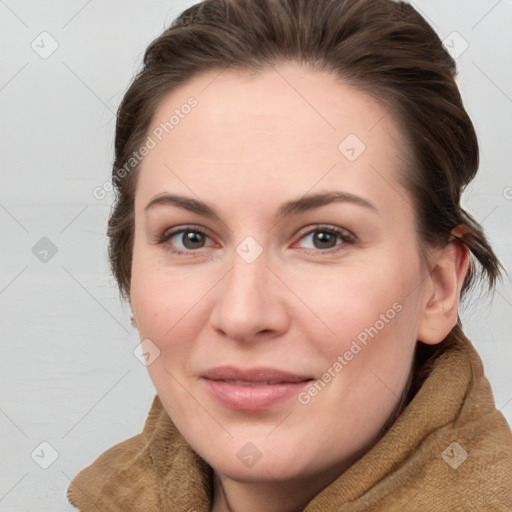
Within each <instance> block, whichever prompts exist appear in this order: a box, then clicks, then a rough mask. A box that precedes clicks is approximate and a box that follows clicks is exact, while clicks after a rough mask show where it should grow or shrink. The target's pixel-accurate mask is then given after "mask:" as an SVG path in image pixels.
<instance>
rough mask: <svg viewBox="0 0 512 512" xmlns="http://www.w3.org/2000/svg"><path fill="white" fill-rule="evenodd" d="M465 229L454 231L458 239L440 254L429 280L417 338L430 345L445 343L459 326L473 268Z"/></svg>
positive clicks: (438, 253) (439, 252)
mask: <svg viewBox="0 0 512 512" xmlns="http://www.w3.org/2000/svg"><path fill="white" fill-rule="evenodd" d="M462 229H464V228H462V227H460V228H456V229H455V230H453V231H452V235H454V236H455V237H456V238H455V239H454V240H453V241H451V242H449V243H448V244H447V245H446V247H444V248H443V249H440V250H439V251H438V252H437V254H436V259H435V261H434V265H433V268H432V270H431V271H430V276H429V278H428V279H429V282H430V284H431V286H429V287H428V296H427V297H425V302H424V304H425V305H424V307H423V312H422V317H421V321H420V325H419V328H418V336H417V338H418V340H419V341H422V342H423V343H427V344H429V345H435V344H437V343H440V342H441V341H443V340H444V339H445V338H446V336H447V335H448V333H449V332H450V331H451V330H452V329H453V327H454V326H455V325H456V324H457V319H458V310H459V299H460V291H461V289H462V285H463V284H464V278H465V277H466V274H467V271H468V268H469V250H468V247H467V245H466V244H464V242H462V241H461V240H460V238H459V237H460V234H461V230H462Z"/></svg>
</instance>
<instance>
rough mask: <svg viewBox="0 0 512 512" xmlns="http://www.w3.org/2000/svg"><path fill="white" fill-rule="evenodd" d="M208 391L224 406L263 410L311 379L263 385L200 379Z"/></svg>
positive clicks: (294, 393)
mask: <svg viewBox="0 0 512 512" xmlns="http://www.w3.org/2000/svg"><path fill="white" fill-rule="evenodd" d="M202 380H203V382H204V383H205V384H206V386H207V389H208V391H209V393H210V394H211V395H212V396H213V398H215V399H216V400H217V401H218V402H220V403H221V404H222V405H224V406H225V407H228V408H230V409H238V410H243V411H263V410H265V409H269V408H271V407H272V406H273V405H276V404H278V403H279V402H282V401H284V400H286V399H288V398H290V397H291V396H293V395H297V394H298V393H300V391H301V390H302V389H303V388H304V387H305V386H307V385H308V384H309V383H310V382H311V381H310V380H307V381H302V382H283V383H281V384H268V385H264V386H237V385H235V384H230V383H228V382H224V381H222V380H211V379H202Z"/></svg>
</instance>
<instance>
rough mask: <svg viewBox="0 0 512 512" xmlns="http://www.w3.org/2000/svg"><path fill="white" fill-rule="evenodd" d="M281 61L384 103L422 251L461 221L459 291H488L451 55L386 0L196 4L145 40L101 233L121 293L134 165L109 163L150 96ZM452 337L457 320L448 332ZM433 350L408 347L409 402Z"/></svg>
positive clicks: (143, 116) (488, 271) (416, 19)
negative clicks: (466, 200)
mask: <svg viewBox="0 0 512 512" xmlns="http://www.w3.org/2000/svg"><path fill="white" fill-rule="evenodd" d="M282 61H294V62H297V63H301V64H307V65H310V66H312V67H313V68H315V69H319V70H326V71H329V72H331V73H332V72H334V74H335V76H337V77H339V78H340V79H341V80H343V81H345V82H346V83H348V84H351V85H353V86H354V87H356V88H358V89H360V90H363V91H365V92H367V93H369V94H370V95H372V96H373V97H375V98H377V100H378V101H380V102H381V103H382V104H383V105H385V106H386V108H388V109H389V111H390V112H391V113H392V115H393V116H394V117H395V119H396V120H397V121H398V124H399V126H400V127H401V132H402V135H403V136H404V137H405V140H406V141H407V144H406V147H405V148H402V149H403V152H404V156H405V157H406V160H407V162H408V165H407V166H406V168H405V169H404V170H403V171H402V174H401V179H402V182H403V184H404V186H405V187H406V189H407V190H409V191H410V194H411V197H412V199H413V204H414V205H415V206H414V207H415V210H416V224H417V233H418V240H419V242H420V249H421V251H420V252H421V253H422V254H424V252H425V251H424V249H425V248H426V247H429V246H437V247H442V246H444V245H445V244H446V243H447V242H448V241H449V240H450V239H451V233H452V230H453V229H454V228H455V227H456V226H459V225H462V226H464V227H465V230H466V232H465V233H464V234H462V235H461V236H460V238H459V239H460V240H461V241H462V242H463V243H465V244H466V245H467V247H468V248H469V250H470V269H469V271H468V274H467V276H466V278H465V281H464V284H463V288H462V292H461V297H463V296H464V295H465V294H466V292H467V290H468V289H469V288H471V287H472V285H473V284H474V282H475V278H476V277H483V276H484V275H485V276H486V277H487V281H488V285H489V290H491V289H493V288H494V286H495V284H496V280H497V278H499V277H501V276H500V267H501V264H500V262H499V260H498V259H497V257H496V255H495V254H494V252H493V250H492V248H491V246H490V245H489V243H488V241H487V239H486V237H485V235H484V232H483V229H482V227H481V226H480V225H479V224H478V223H477V222H476V221H475V220H474V219H473V218H472V217H471V215H469V214H468V213H467V212H466V211H464V209H463V208H462V207H461V205H460V198H461V194H462V192H463V190H464V188H465V187H466V186H467V185H468V184H469V183H470V181H471V180H472V179H473V178H474V176H475V174H476V172H477V169H478V154H479V153H478V143H477V138H476V134H475V131H474V127H473V124H472V122H471V119H470V118H469V116H468V114H467V112H466V110H465V109H464V106H463V104H462V99H461V96H460V93H459V90H458V87H457V85H456V82H455V77H456V74H457V71H456V64H455V61H454V60H453V58H452V57H451V56H450V54H449V53H448V52H447V51H446V49H445V48H444V47H443V45H442V42H441V40H440V39H439V37H438V35H437V34H436V33H435V31H434V30H433V29H432V28H431V27H430V25H429V24H428V23H427V22H426V21H425V20H424V19H423V18H422V16H421V15H420V14H418V12H417V11H416V10H415V9H414V8H413V7H412V6H411V5H409V4H407V3H405V2H395V1H392V0H314V1H313V0H205V1H203V2H200V3H197V4H195V5H193V6H192V7H190V8H188V9H186V10H185V11H184V12H183V13H182V14H181V15H180V16H179V17H178V18H177V19H176V20H175V21H174V22H173V23H172V24H171V26H170V27H169V28H168V29H167V30H165V31H164V32H163V34H161V35H160V36H159V37H157V38H156V39H155V40H154V41H153V42H152V43H151V44H150V45H149V47H148V48H147V49H146V52H145V54H144V60H143V67H142V69H141V70H140V72H139V73H138V74H137V75H136V76H135V78H134V80H133V82H132V84H131V85H130V87H129V89H128V90H127V92H126V94H125V96H124V98H123V100H122V102H121V105H120V107H119V110H118V112H117V124H116V134H115V161H114V165H113V172H112V181H113V185H114V190H115V192H116V199H115V204H114V207H113V210H112V213H111V217H110V219H109V223H108V233H107V234H108V236H109V237H110V245H109V257H110V262H111V267H112V271H113V274H114V276H115V278H116V280H117V283H118V285H119V289H120V292H121V295H122V297H123V298H125V299H126V298H128V297H129V290H130V276H131V263H132V249H133V237H134V195H135V189H136V183H137V170H138V166H137V165H136V166H134V167H133V169H132V170H131V172H129V173H127V174H126V172H125V174H126V176H124V177H122V178H120V173H119V170H120V169H121V168H123V166H125V165H126V162H127V161H128V160H129V159H130V158H131V156H132V155H133V154H134V152H136V151H137V150H138V149H139V148H140V147H141V146H142V145H143V143H144V140H145V138H146V137H147V132H148V130H149V127H150V123H151V121H152V117H153V114H154V112H155V110H156V108H157V106H158V105H159V103H160V102H161V101H162V100H163V98H164V97H165V96H166V95H167V94H168V93H169V92H170V91H171V90H173V89H175V88H176V87H178V86H180V85H183V84H184V83H185V82H187V81H189V80H190V79H192V78H193V77H194V76H196V75H198V74H199V73H201V72H205V71H211V70H219V71H220V70H222V69H224V68H228V69H236V70H240V71H244V72H248V73H253V72H254V73H255V72H258V71H259V70H262V69H265V68H268V67H270V66H274V65H275V64H276V63H278V62H282ZM121 176H122V174H121ZM461 332H462V331H461V324H460V319H459V321H458V324H457V326H455V327H454V329H453V330H452V332H451V333H450V334H451V335H453V336H455V337H457V336H459V335H460V334H461ZM422 345H423V344H422ZM439 345H442V344H439ZM441 350H442V347H439V346H437V348H435V347H430V346H428V347H425V346H423V347H421V349H419V350H417V354H416V360H415V366H414V368H413V371H412V372H411V380H410V381H409V384H408V386H407V388H406V392H407V391H408V390H409V391H410V390H412V391H410V394H409V398H410V397H411V396H412V395H411V393H414V390H415V389H416V387H417V385H419V383H417V385H416V386H415V384H414V382H413V380H414V378H416V377H415V376H416V375H417V374H418V372H419V368H420V367H422V366H423V362H424V361H425V360H426V359H428V358H432V357H433V356H434V355H435V354H436V353H440V351H441ZM420 352H421V355H420ZM406 401H407V400H406ZM404 403H405V402H404ZM402 405H403V404H401V405H400V407H399V409H400V408H401V407H402Z"/></svg>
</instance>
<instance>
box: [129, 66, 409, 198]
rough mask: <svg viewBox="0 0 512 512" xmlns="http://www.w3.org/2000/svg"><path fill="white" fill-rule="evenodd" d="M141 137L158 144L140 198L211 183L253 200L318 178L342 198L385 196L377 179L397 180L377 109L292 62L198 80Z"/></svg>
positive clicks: (396, 150) (382, 111) (388, 118)
mask: <svg viewBox="0 0 512 512" xmlns="http://www.w3.org/2000/svg"><path fill="white" fill-rule="evenodd" d="M190 105H194V106H193V107H190ZM148 135H149V136H151V137H153V139H155V142H156V145H155V147H154V148H153V149H152V150H151V151H150V152H149V154H148V155H147V156H146V157H145V158H144V160H143V161H142V165H141V171H140V172H141V176H140V180H139V182H140V186H141V191H142V194H144V195H145V196H148V195H149V194H153V195H154V194H157V193H159V192H163V191H165V189H166V188H169V187H174V186H177V187H179V188H182V189H183V183H181V184H180V183H178V181H179V179H178V178H177V177H178V175H181V176H182V177H184V179H185V178H186V180H187V183H188V184H189V185H190V187H193V188H194V190H197V191H199V190H201V192H203V193H204V192H207V191H208V190H210V187H209V186H208V183H213V181H212V180H215V181H216V182H217V183H219V181H220V182H221V183H223V184H224V187H228V188H229V189H230V190H232V189H233V187H234V181H235V182H236V184H237V187H238V188H237V190H240V187H242V185H243V183H245V184H246V186H247V187H250V188H252V191H253V192H255V191H256V188H255V187H263V188H265V187H267V188H268V186H269V184H270V183H271V182H272V185H273V186H274V187H277V188H278V189H279V188H281V192H283V191H287V190H291V189H294V191H295V194H292V195H296V193H300V192H301V190H302V189H310V188H311V187H313V186H314V185H315V183H317V182H318V181H319V180H321V181H322V186H323V188H329V187H334V186H335V185H336V186H337V185H339V183H340V180H341V181H343V183H344V184H345V185H346V188H347V189H348V190H347V191H348V192H356V191H355V190H354V188H357V187H359V190H358V191H357V192H361V187H364V184H365V183H366V188H368V187H370V188H371V187H372V186H373V187H374V188H375V187H381V188H382V186H383V179H384V180H386V179H388V180H392V181H396V169H397V168H398V166H399V163H400V160H401V151H400V147H401V146H403V145H402V143H401V137H400V133H399V131H398V130H397V127H396V124H395V122H394V119H393V116H392V115H391V113H390V112H389V111H388V110H387V108H386V107H385V106H384V105H383V104H381V103H380V102H378V101H377V100H375V99H374V98H373V97H372V96H370V95H368V94H367V93H365V92H363V91H360V90H358V89H356V88H354V87H352V86H350V85H348V84H347V83H345V82H343V81H342V80H340V79H337V78H336V77H335V76H334V75H332V74H331V73H328V72H325V71H319V70H314V69H312V68H310V67H304V66H299V65H297V64H294V63H287V64H282V65H280V66H279V67H276V68H275V69H271V68H269V69H267V70H265V71H262V72H260V73H257V74H254V73H252V74H251V73H248V72H247V73H244V72H240V71H233V70H223V71H222V70H221V71H209V72H206V73H203V74H201V75H198V76H196V77H194V78H193V79H191V80H190V81H189V82H188V83H187V84H185V85H182V86H180V87H178V88H176V89H175V90H173V91H172V92H171V93H169V94H168V95H167V96H166V97H165V98H164V99H163V101H161V103H160V104H159V106H158V108H157V109H156V111H155V113H154V116H153V119H152V122H151V127H150V129H149V131H148ZM170 168H172V169H174V170H175V172H174V173H171V172H169V169H170ZM332 169H334V170H335V171H334V172H330V170H332ZM223 180H224V181H223ZM181 181H183V180H181ZM356 183H357V185H356ZM190 187H189V188H190ZM350 188H352V189H353V190H350ZM183 190H186V189H183ZM306 191H307V190H302V192H303V193H305V192H306ZM189 192H190V191H189ZM139 195H140V194H139ZM394 195H396V193H395V194H394Z"/></svg>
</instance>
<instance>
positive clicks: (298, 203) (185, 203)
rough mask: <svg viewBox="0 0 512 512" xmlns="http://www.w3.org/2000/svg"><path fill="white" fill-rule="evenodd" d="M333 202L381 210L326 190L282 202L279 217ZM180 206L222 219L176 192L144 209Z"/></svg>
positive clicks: (159, 198)
mask: <svg viewBox="0 0 512 512" xmlns="http://www.w3.org/2000/svg"><path fill="white" fill-rule="evenodd" d="M331 203H350V204H355V205H358V206H362V207H364V208H366V209H368V210H370V211H372V212H374V213H376V214H377V215H379V211H378V210H377V208H376V207H375V206H374V205H373V204H372V203H371V202H370V201H368V200H367V199H364V198H362V197H359V196H357V195H354V194H351V193H349V192H325V193H319V194H309V195H305V196H303V197H301V198H299V199H293V200H291V201H286V202H285V203H282V204H281V206H280V207H279V210H278V211H277V215H276V216H277V217H278V218H284V217H289V216H291V215H296V214H299V213H302V212H305V211H307V210H312V209H314V208H319V207H321V206H325V205H328V204H331ZM158 205H160V206H178V207H180V208H183V209H184V210H187V211H189V212H192V213H197V214H199V215H203V216H204V217H208V218H212V219H217V220H221V219H220V216H219V214H218V213H217V212H216V211H215V209H214V208H212V207H211V206H209V205H208V204H207V203H204V202H203V201H199V200H197V199H192V198H189V197H185V196H179V195H175V194H160V195H158V196H156V197H154V198H153V199H152V200H151V201H150V202H149V203H148V204H147V205H146V207H145V208H144V211H148V210H149V209H151V208H154V207H156V206H158Z"/></svg>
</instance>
